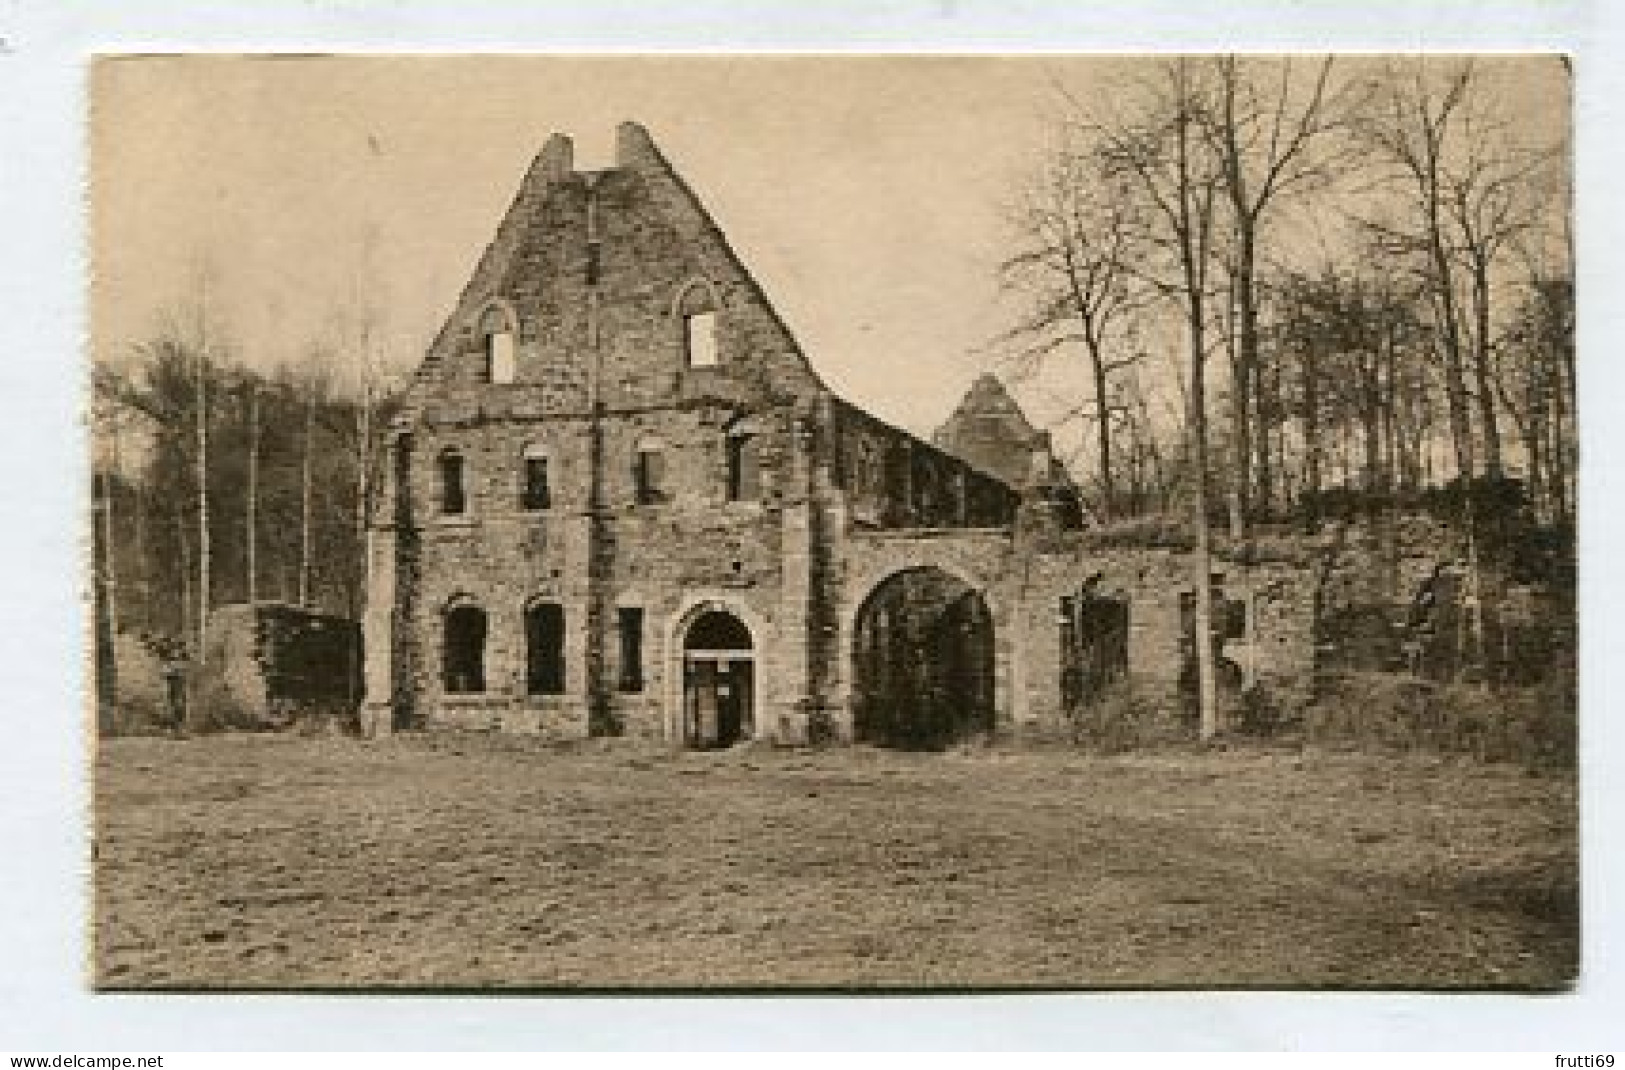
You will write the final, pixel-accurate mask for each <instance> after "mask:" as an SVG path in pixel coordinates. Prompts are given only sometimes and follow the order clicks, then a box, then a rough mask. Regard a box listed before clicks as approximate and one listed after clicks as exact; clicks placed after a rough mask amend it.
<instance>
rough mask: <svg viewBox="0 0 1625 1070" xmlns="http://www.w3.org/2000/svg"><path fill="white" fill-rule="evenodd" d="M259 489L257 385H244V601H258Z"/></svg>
mask: <svg viewBox="0 0 1625 1070" xmlns="http://www.w3.org/2000/svg"><path fill="white" fill-rule="evenodd" d="M259 487H260V401H259V390H258V388H257V386H256V385H255V384H254V383H253V382H252V381H250V382H249V386H248V488H247V495H248V501H247V516H246V517H245V518H244V523H245V526H246V531H245V532H244V536H243V557H244V567H245V569H246V570H247V572H248V577H247V579H248V582H247V583H246V584H245V587H246V590H247V594H248V602H249V604H250V605H253V604H254V603H255V602H258V601H259V560H258V553H259V496H260V494H259Z"/></svg>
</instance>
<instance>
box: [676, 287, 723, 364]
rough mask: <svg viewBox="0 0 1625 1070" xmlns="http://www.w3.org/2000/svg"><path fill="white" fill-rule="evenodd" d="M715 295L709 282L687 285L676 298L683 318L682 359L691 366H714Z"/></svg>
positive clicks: (715, 344)
mask: <svg viewBox="0 0 1625 1070" xmlns="http://www.w3.org/2000/svg"><path fill="white" fill-rule="evenodd" d="M717 311H718V308H717V297H716V293H715V291H714V290H713V289H712V288H711V284H710V283H709V282H704V281H699V282H693V283H690V284H689V285H688V288H687V289H685V290H684V291H683V292H682V293H681V294H680V295H679V296H678V299H677V315H678V317H679V318H680V319H681V320H682V322H683V363H684V364H686V365H687V366H688V367H690V368H714V367H716V366H717V364H718V363H720V358H719V355H718V352H717Z"/></svg>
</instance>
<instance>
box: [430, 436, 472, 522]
mask: <svg viewBox="0 0 1625 1070" xmlns="http://www.w3.org/2000/svg"><path fill="white" fill-rule="evenodd" d="M435 466H436V468H437V469H438V471H439V474H440V512H441V513H442V514H443V515H445V516H461V515H462V514H464V513H466V512H468V495H467V492H466V489H465V487H464V486H463V481H464V477H465V474H466V473H465V472H464V471H463V455H462V454H461V453H458V452H457V451H456V450H454V449H448V450H443V451H442V452H441V454H440V456H439V457H438V458H436V460H435Z"/></svg>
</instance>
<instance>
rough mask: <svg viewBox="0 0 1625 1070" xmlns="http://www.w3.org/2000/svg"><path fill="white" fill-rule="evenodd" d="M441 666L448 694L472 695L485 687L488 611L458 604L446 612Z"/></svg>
mask: <svg viewBox="0 0 1625 1070" xmlns="http://www.w3.org/2000/svg"><path fill="white" fill-rule="evenodd" d="M441 653H442V659H441V669H442V674H443V681H442V683H443V686H444V687H445V690H446V693H447V694H449V695H473V694H479V693H481V692H483V691H484V690H485V610H483V609H481V608H479V607H478V606H468V605H462V606H455V607H453V608H452V609H450V610H448V611H447V613H446V632H445V643H444V646H443V648H442V651H441Z"/></svg>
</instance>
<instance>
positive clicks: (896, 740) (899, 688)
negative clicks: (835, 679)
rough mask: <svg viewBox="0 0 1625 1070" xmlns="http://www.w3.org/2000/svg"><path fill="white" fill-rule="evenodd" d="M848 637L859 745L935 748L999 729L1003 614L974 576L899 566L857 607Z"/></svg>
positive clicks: (854, 723)
mask: <svg viewBox="0 0 1625 1070" xmlns="http://www.w3.org/2000/svg"><path fill="white" fill-rule="evenodd" d="M849 635H850V648H849V650H848V651H847V656H848V657H850V659H851V669H850V676H849V680H850V687H851V690H850V710H851V718H852V734H853V738H854V739H855V740H856V741H857V742H860V743H874V744H878V745H881V746H890V747H904V748H911V749H927V750H929V749H938V748H941V747H944V746H947V745H949V744H952V743H954V742H956V741H959V740H963V739H967V738H973V737H976V736H985V735H987V734H989V733H991V732H992V731H993V730H994V727H995V724H996V721H997V709H998V702H997V693H996V692H997V686H998V685H997V681H998V675H999V674H998V673H997V670H996V664H997V655H996V650H997V644H996V642H995V625H994V619H993V614H992V612H991V611H990V609H989V608H988V604H987V601H986V599H985V598H984V596H983V594H982V592H981V591H980V590H979V589H978V588H976V587H974V586H972V585H971V584H970V583H968V582H966V580H965V579H963V578H961V577H960V576H957V575H955V574H953V573H951V572H948V571H946V570H944V569H941V568H937V567H934V566H915V567H909V568H903V569H900V570H898V571H896V572H893V573H892V574H891V575H889V576H887V577H886V578H885V579H883V580H881V581H880V582H879V583H877V584H876V585H875V586H874V588H873V589H872V590H871V591H870V592H869V593H868V595H867V596H866V597H865V598H864V599H863V601H862V602H861V603H860V604H859V605H858V607H857V609H856V611H855V613H854V614H853V618H852V625H851V628H850V630H849Z"/></svg>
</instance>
